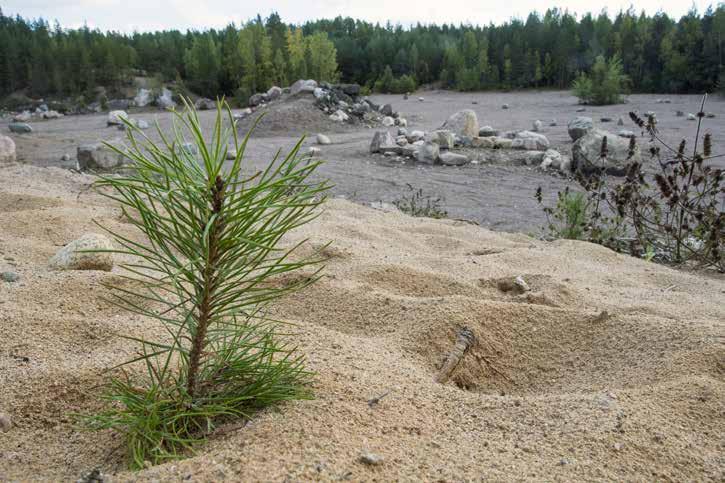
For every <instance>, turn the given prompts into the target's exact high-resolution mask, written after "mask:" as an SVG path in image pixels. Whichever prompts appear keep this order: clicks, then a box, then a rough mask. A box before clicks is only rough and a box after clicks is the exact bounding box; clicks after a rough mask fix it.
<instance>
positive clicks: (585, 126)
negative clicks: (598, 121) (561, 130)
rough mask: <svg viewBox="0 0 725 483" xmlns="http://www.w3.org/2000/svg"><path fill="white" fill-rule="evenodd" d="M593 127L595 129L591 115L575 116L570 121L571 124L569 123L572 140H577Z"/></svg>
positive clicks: (568, 128)
mask: <svg viewBox="0 0 725 483" xmlns="http://www.w3.org/2000/svg"><path fill="white" fill-rule="evenodd" d="M592 129H594V122H593V121H592V118H591V117H584V116H579V117H575V118H574V119H572V120H571V121H569V124H568V125H567V130H568V131H569V137H571V140H572V141H576V140H577V139H579V138H580V137H582V136H584V135H585V134H586V133H588V132H589V131H591V130H592Z"/></svg>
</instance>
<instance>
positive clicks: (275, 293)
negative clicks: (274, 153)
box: [85, 99, 327, 468]
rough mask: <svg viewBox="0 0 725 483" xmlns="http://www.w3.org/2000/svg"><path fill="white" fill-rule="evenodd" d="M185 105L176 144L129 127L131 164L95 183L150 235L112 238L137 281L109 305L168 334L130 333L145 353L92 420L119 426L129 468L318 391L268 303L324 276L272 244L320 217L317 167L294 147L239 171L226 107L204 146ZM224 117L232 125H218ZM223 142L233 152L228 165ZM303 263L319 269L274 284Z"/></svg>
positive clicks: (177, 453)
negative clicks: (222, 425)
mask: <svg viewBox="0 0 725 483" xmlns="http://www.w3.org/2000/svg"><path fill="white" fill-rule="evenodd" d="M184 104H185V106H186V110H185V111H184V112H178V113H175V114H174V116H175V117H174V128H173V133H174V137H173V138H172V139H167V138H166V137H164V134H163V133H162V132H160V130H159V133H158V134H159V137H160V138H161V139H162V142H161V143H160V144H156V143H154V142H153V141H151V140H150V139H149V138H148V137H147V136H146V135H145V134H144V133H143V132H142V131H139V130H138V129H136V128H135V127H134V126H133V124H131V123H127V132H128V141H129V144H130V147H129V148H128V149H120V148H114V147H111V148H112V149H114V150H116V151H117V152H118V153H122V154H124V155H125V156H128V157H129V158H131V159H132V160H133V161H134V162H135V165H134V170H133V171H132V172H130V173H128V174H124V175H122V176H117V177H111V176H109V177H104V178H102V179H101V180H100V182H98V184H97V187H98V188H99V190H100V192H101V193H102V194H104V195H105V196H108V197H109V198H111V199H112V200H115V201H116V202H118V203H119V205H120V206H121V209H122V212H123V216H124V218H125V219H127V220H128V221H129V222H130V223H131V224H132V225H133V226H134V227H135V228H136V229H138V230H139V231H140V233H141V234H142V235H143V236H144V238H143V240H144V241H135V240H133V239H131V238H127V237H124V236H122V235H119V234H114V233H112V235H114V237H115V239H116V242H117V243H118V245H119V246H120V247H122V248H121V249H120V250H119V253H122V254H124V255H125V256H126V257H127V258H128V259H129V260H132V261H129V262H127V263H126V264H125V265H123V268H125V269H126V270H127V271H128V277H127V278H128V279H129V280H131V281H132V282H131V283H130V284H125V286H119V287H114V286H110V287H108V288H109V289H110V291H111V294H112V296H113V302H115V303H116V304H117V305H118V306H120V307H122V308H124V309H127V310H129V311H130V312H133V313H136V314H140V315H142V316H145V317H149V318H151V319H154V320H156V321H157V322H158V323H160V324H161V325H163V327H164V328H165V329H166V333H167V334H168V336H167V337H166V338H165V339H158V340H147V339H143V338H141V337H137V336H129V337H128V339H130V340H132V341H135V342H137V343H138V344H139V345H140V350H139V353H138V356H137V357H135V358H133V359H131V360H129V361H127V362H125V363H124V364H122V369H123V370H122V373H121V375H120V376H117V377H115V378H113V379H112V381H111V383H110V386H109V388H108V391H107V393H106V394H105V396H104V397H105V399H106V400H107V401H109V402H110V403H111V407H110V408H109V409H108V410H107V411H105V412H103V413H101V414H97V415H94V416H90V417H87V418H86V419H85V422H86V423H87V424H88V425H89V426H90V427H91V428H95V429H107V428H113V429H116V430H119V431H121V432H122V433H123V434H124V436H125V439H126V444H127V446H128V453H129V459H130V463H131V466H132V467H134V468H139V467H141V466H142V465H143V464H144V462H145V461H150V462H151V463H154V464H156V463H161V462H164V461H166V460H168V459H172V458H178V457H181V456H183V455H185V454H186V453H187V452H188V451H189V450H191V449H193V447H194V446H195V444H196V443H197V442H199V441H201V440H203V438H204V437H205V435H207V434H208V433H209V432H210V431H211V430H212V429H213V428H214V426H215V425H216V424H218V423H219V422H220V421H222V420H224V419H228V418H240V417H242V418H244V417H249V416H250V414H251V413H252V411H254V410H255V409H257V408H260V407H264V406H267V405H270V404H274V403H276V402H279V401H284V400H289V399H295V398H307V397H310V392H309V390H308V389H307V388H306V384H307V382H308V380H309V378H310V373H309V372H307V371H306V370H305V368H304V364H303V363H304V360H303V356H301V355H299V354H297V353H296V352H295V350H294V348H293V347H290V346H289V345H288V344H287V343H284V342H282V341H280V340H278V336H279V333H278V328H279V323H278V322H275V321H273V320H271V319H269V318H268V317H267V316H266V315H265V309H266V307H267V305H268V304H269V303H270V302H272V301H274V300H277V299H279V298H280V297H282V296H283V295H285V294H287V293H290V292H292V291H295V290H299V289H300V288H303V287H305V286H307V285H308V284H310V283H312V282H314V281H315V280H316V279H317V274H318V273H319V267H316V266H315V265H316V264H318V263H319V262H320V260H319V259H318V258H295V259H293V258H291V255H292V254H293V253H295V248H296V247H295V248H292V249H290V250H286V249H281V248H280V247H279V246H278V243H279V241H280V239H281V238H282V237H283V236H284V235H285V234H286V233H288V232H289V231H290V230H292V229H294V228H295V227H298V226H300V225H302V224H304V223H306V222H308V221H310V220H311V219H312V218H314V217H315V216H316V215H315V208H316V207H317V206H318V205H320V203H322V201H323V199H324V192H325V190H326V189H327V185H326V184H325V183H312V182H310V180H309V178H310V176H311V175H312V174H313V172H314V171H315V168H316V167H317V166H318V164H319V162H312V161H311V160H310V159H308V158H302V157H299V156H298V152H299V148H300V145H301V142H302V141H300V143H298V144H297V145H296V146H295V147H294V149H292V151H291V152H290V153H289V154H288V155H287V156H286V157H283V158H279V157H275V159H274V160H273V161H272V162H271V163H270V165H269V166H268V167H267V168H266V169H265V170H264V171H261V172H256V173H253V172H250V171H249V167H245V168H244V169H243V157H244V147H245V146H246V143H247V139H248V136H249V135H247V138H245V139H244V140H242V141H241V142H240V140H239V139H238V138H237V134H236V129H235V124H234V120H233V117H232V114H231V111H230V110H229V108H228V106H226V105H225V106H222V104H221V103H219V104H218V108H217V116H216V122H215V124H214V128H213V132H212V133H210V136H209V137H208V139H209V141H208V142H207V141H206V139H207V138H206V136H205V133H203V132H202V129H201V126H200V123H199V119H198V117H197V115H196V113H195V111H194V109H193V107H192V106H191V105H190V103H189V102H188V101H187V100H186V99H185V100H184ZM225 117H226V118H228V121H227V122H228V125H229V126H231V127H227V128H223V124H224V118H225ZM229 138H232V139H233V142H234V148H235V149H236V157H235V158H234V160H233V161H231V162H229V163H228V164H227V163H225V159H226V156H227V151H228V147H227V146H228V144H227V143H228V141H229ZM187 139H189V140H191V141H192V142H191V143H187V142H186V140H187ZM190 144H191V145H190ZM194 153H198V155H195V154H194ZM306 267H307V268H309V267H315V273H314V274H311V275H306V276H303V277H296V278H289V277H287V278H285V282H284V283H281V282H280V280H279V279H275V277H278V276H280V275H285V274H289V272H292V271H297V270H299V269H302V268H306ZM128 287H137V288H128Z"/></svg>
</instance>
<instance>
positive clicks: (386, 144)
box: [370, 131, 398, 153]
mask: <svg viewBox="0 0 725 483" xmlns="http://www.w3.org/2000/svg"><path fill="white" fill-rule="evenodd" d="M393 147H398V146H397V144H396V143H395V139H393V136H391V135H390V133H389V132H388V131H376V132H375V134H374V135H373V140H372V141H371V142H370V153H380V152H383V151H384V150H385V148H393Z"/></svg>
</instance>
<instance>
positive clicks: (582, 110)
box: [576, 107, 587, 112]
mask: <svg viewBox="0 0 725 483" xmlns="http://www.w3.org/2000/svg"><path fill="white" fill-rule="evenodd" d="M586 110H587V108H586V107H580V108H579V109H577V110H576V112H584V111H586Z"/></svg>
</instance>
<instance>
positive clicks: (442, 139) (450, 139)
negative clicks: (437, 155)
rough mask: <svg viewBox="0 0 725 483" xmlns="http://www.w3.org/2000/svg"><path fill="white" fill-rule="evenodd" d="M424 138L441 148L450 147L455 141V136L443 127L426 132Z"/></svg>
mask: <svg viewBox="0 0 725 483" xmlns="http://www.w3.org/2000/svg"><path fill="white" fill-rule="evenodd" d="M425 140H426V142H429V143H435V144H437V145H438V146H439V147H440V148H441V149H452V148H453V146H454V145H455V143H456V137H455V136H454V135H453V133H452V132H451V131H447V130H444V129H439V130H437V131H433V132H430V133H428V134H426V136H425Z"/></svg>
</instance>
